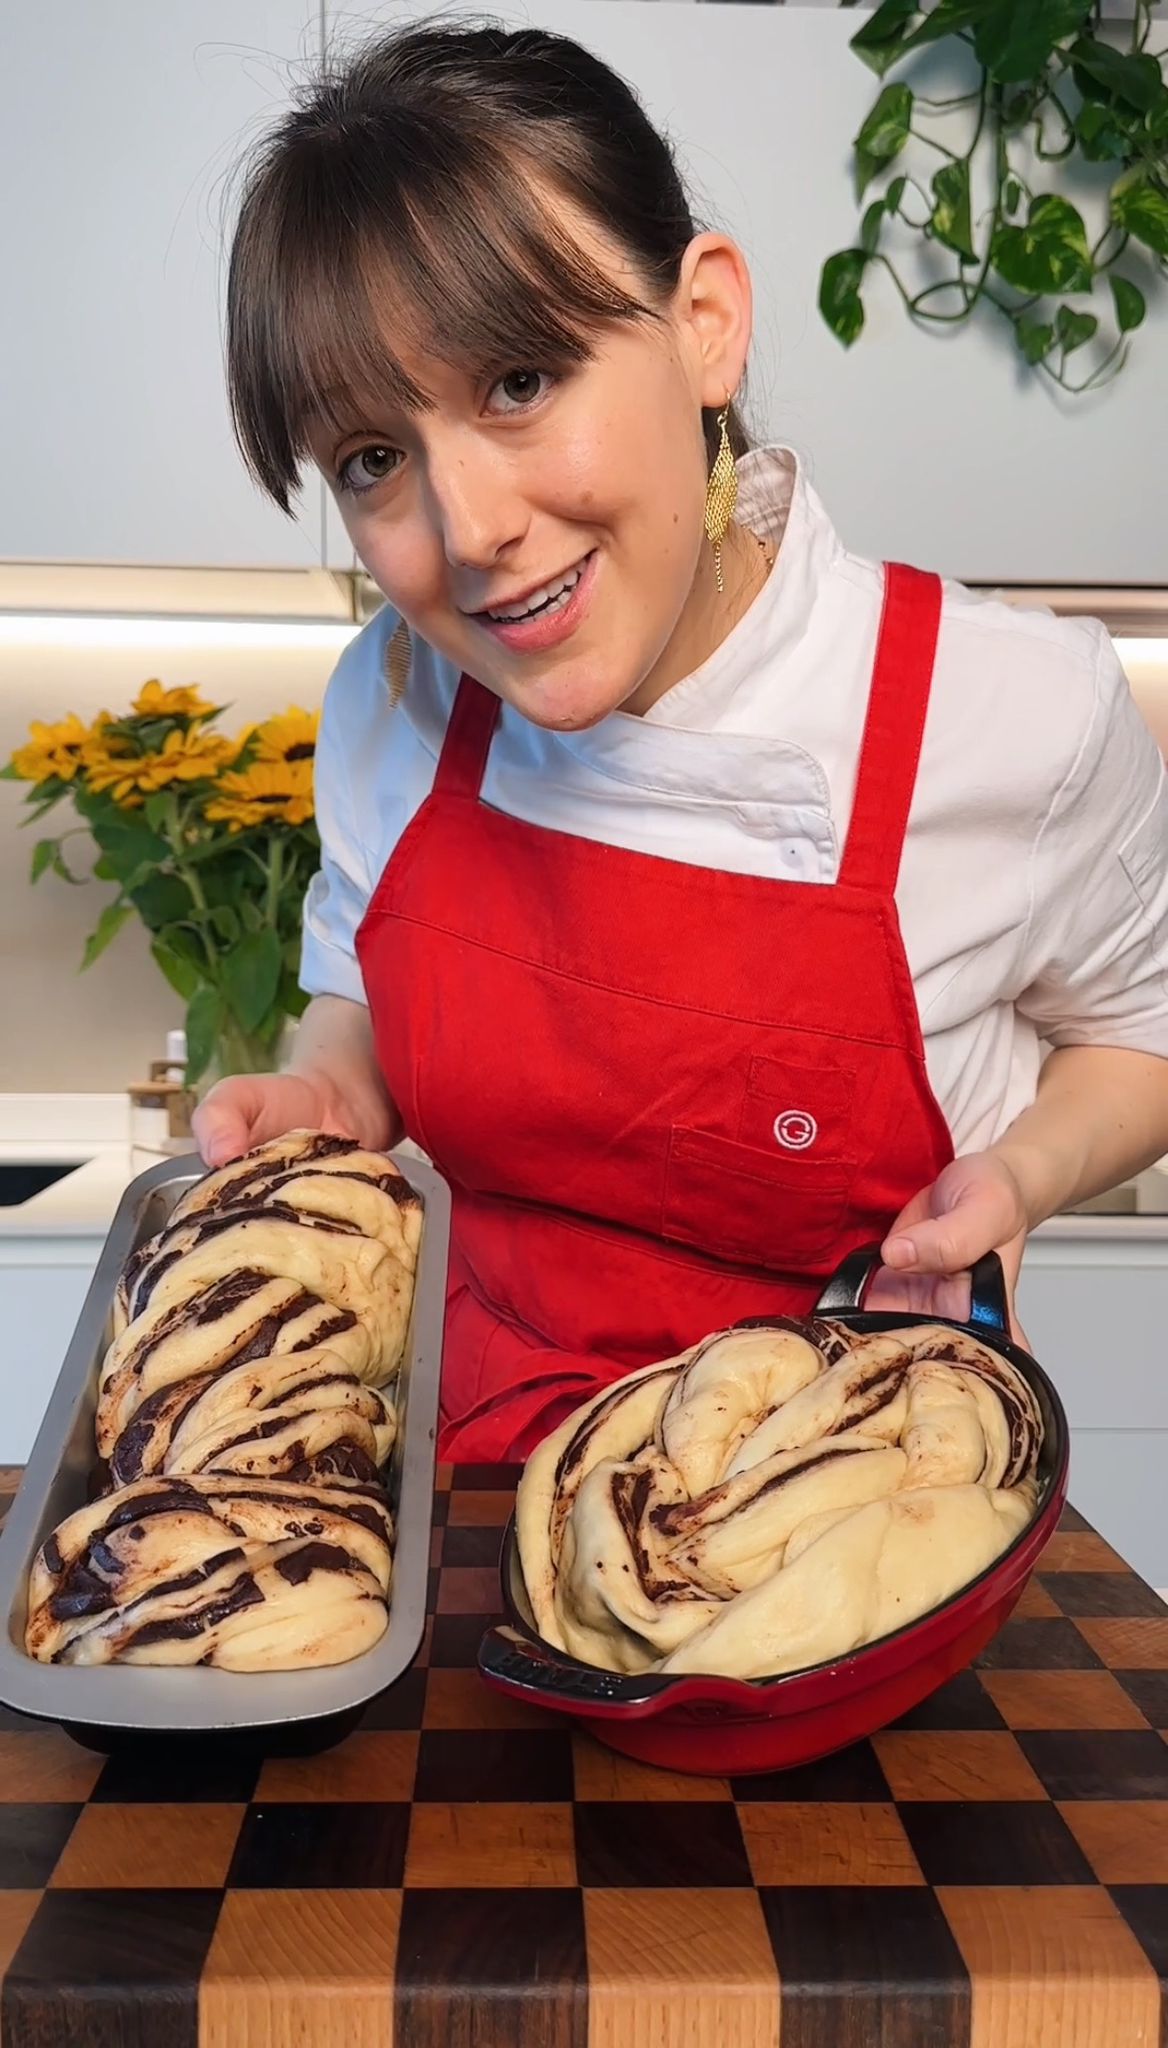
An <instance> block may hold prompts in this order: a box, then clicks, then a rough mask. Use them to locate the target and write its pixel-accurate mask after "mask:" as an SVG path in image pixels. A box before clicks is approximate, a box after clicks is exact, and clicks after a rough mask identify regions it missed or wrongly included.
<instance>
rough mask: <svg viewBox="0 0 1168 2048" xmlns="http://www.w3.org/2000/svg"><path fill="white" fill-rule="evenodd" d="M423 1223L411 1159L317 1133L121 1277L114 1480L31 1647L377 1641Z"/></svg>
mask: <svg viewBox="0 0 1168 2048" xmlns="http://www.w3.org/2000/svg"><path fill="white" fill-rule="evenodd" d="M421 1228H422V1210H421V1202H420V1199H419V1197H418V1195H417V1194H416V1193H415V1191H414V1189H413V1188H411V1187H410V1185H409V1183H408V1182H407V1181H406V1180H405V1179H404V1178H403V1176H402V1175H401V1174H400V1173H399V1172H398V1171H397V1169H396V1167H395V1166H394V1165H393V1162H392V1161H391V1160H389V1159H388V1158H385V1157H383V1156H382V1155H380V1154H378V1153H372V1152H366V1151H364V1150H363V1149H362V1148H361V1147H360V1146H358V1145H355V1144H353V1143H351V1142H350V1141H349V1140H348V1139H345V1138H336V1137H331V1136H328V1135H326V1134H324V1133H317V1132H306V1131H295V1132H291V1133H290V1134H288V1136H286V1137H284V1138H280V1139H277V1140H274V1141H273V1142H272V1143H270V1144H266V1145H262V1146H260V1147H258V1148H257V1149H256V1150H255V1151H254V1152H252V1153H249V1154H248V1155H247V1156H246V1157H245V1158H243V1159H241V1160H237V1161H236V1162H235V1163H234V1164H233V1165H231V1166H228V1167H225V1168H223V1169H222V1170H221V1171H220V1172H218V1173H212V1174H208V1175H207V1176H206V1177H205V1178H204V1179H203V1180H201V1181H200V1182H199V1183H198V1184H197V1185H196V1186H195V1187H194V1188H192V1189H191V1191H190V1192H189V1193H188V1194H187V1195H186V1196H184V1198H183V1199H182V1201H180V1202H179V1204H178V1205H177V1207H176V1209H175V1210H174V1212H173V1214H172V1216H171V1218H170V1221H169V1223H168V1224H167V1226H166V1228H165V1230H163V1231H162V1232H161V1233H160V1234H159V1235H158V1236H157V1237H155V1238H153V1239H151V1240H150V1241H149V1242H148V1243H146V1244H144V1245H142V1246H141V1247H140V1248H139V1250H138V1251H137V1252H135V1254H134V1255H133V1257H132V1258H131V1259H130V1260H129V1262H128V1263H127V1266H126V1270H125V1272H124V1274H123V1275H122V1277H121V1281H120V1284H119V1288H118V1296H117V1304H116V1308H115V1316H114V1326H115V1335H114V1338H113V1342H112V1343H111V1344H110V1347H109V1350H108V1352H107V1354H106V1357H105V1360H104V1362H103V1365H102V1369H101V1374H100V1384H99V1391H98V1403H97V1417H96V1438H97V1449H98V1452H99V1454H100V1457H101V1459H102V1460H103V1461H104V1462H105V1465H106V1468H107V1470H108V1478H109V1482H110V1486H111V1487H112V1488H113V1489H114V1491H112V1492H107V1493H106V1494H105V1495H104V1497H103V1498H101V1499H99V1500H98V1501H96V1502H94V1503H93V1504H92V1506H91V1507H90V1508H87V1509H84V1510H82V1511H81V1513H80V1514H79V1515H74V1516H72V1517H70V1519H69V1520H68V1521H67V1522H66V1523H64V1524H62V1526H61V1528H60V1529H59V1530H57V1532H56V1534H55V1535H54V1536H53V1537H52V1538H50V1540H49V1542H48V1543H47V1544H46V1545H45V1546H44V1549H43V1551H42V1552H41V1555H40V1557H39V1559H38V1562H37V1566H36V1568H35V1569H34V1572H33V1575H32V1586H31V1592H30V1615H29V1623H28V1630H27V1645H28V1648H29V1650H30V1652H31V1654H32V1655H34V1656H37V1657H42V1658H46V1659H58V1660H62V1661H68V1662H104V1661H109V1660H112V1659H120V1660H123V1661H130V1662H137V1663H176V1662H177V1663H192V1662H204V1663H214V1664H222V1665H224V1666H227V1667H230V1668H231V1669H234V1670H262V1669H267V1670H276V1669H280V1670H285V1669H296V1668H300V1667H303V1666H305V1665H307V1664H320V1663H333V1662H339V1661H341V1660H342V1659H344V1658H346V1657H350V1656H355V1655H357V1654H358V1652H359V1651H360V1650H362V1649H365V1648H367V1647H368V1646H369V1644H370V1643H372V1642H373V1641H375V1640H376V1638H377V1636H378V1635H380V1634H381V1632H382V1630H383V1629H384V1627H385V1625H386V1594H387V1591H388V1587H389V1579H390V1544H391V1538H392V1528H391V1525H390V1520H389V1511H388V1506H387V1504H386V1501H385V1496H384V1492H383V1490H382V1488H381V1485H380V1483H379V1479H378V1474H379V1469H380V1467H381V1466H382V1465H383V1463H384V1461H385V1459H386V1458H387V1456H388V1455H389V1451H390V1449H391V1447H392V1444H393V1441H394V1435H395V1429H396V1420H395V1412H394V1408H393V1404H392V1400H391V1398H390V1396H389V1394H387V1393H386V1392H383V1391H382V1389H383V1388H384V1387H386V1385H387V1383H388V1382H390V1381H391V1380H392V1379H393V1377H394V1375H395V1373H396V1371H397V1368H398V1364H399V1362H400V1359H401V1355H402V1351H403V1348H404V1344H405V1336H406V1330H407V1327H408V1323H409V1315H410V1308H411V1304H412V1298H413V1287H414V1275H415V1270H416V1266H417V1254H418V1245H419V1242H420V1238H421ZM127 1514H128V1517H129V1519H128V1520H127ZM225 1531H226V1535H225V1534H224V1532H225Z"/></svg>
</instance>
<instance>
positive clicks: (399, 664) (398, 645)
mask: <svg viewBox="0 0 1168 2048" xmlns="http://www.w3.org/2000/svg"><path fill="white" fill-rule="evenodd" d="M409 679H410V629H409V627H408V626H407V624H406V622H405V620H404V619H399V620H398V622H397V625H396V627H395V628H394V631H393V634H392V637H391V639H390V642H389V645H388V647H387V648H386V650H385V680H386V682H387V683H388V684H389V702H390V706H391V708H392V709H393V710H394V711H396V710H397V707H398V705H399V704H400V703H401V700H402V698H403V697H404V696H405V693H406V684H407V683H408V682H409Z"/></svg>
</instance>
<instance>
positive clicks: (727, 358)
mask: <svg viewBox="0 0 1168 2048" xmlns="http://www.w3.org/2000/svg"><path fill="white" fill-rule="evenodd" d="M673 311H674V317H675V319H676V321H677V323H678V327H679V329H680V331H681V334H682V336H683V340H684V342H685V345H686V352H687V355H688V357H689V360H690V363H691V368H692V371H693V375H694V379H695V396H696V397H697V399H698V403H699V404H700V405H701V406H703V407H704V408H706V409H712V410H716V411H717V410H720V409H721V408H722V406H724V405H725V403H726V400H727V396H729V397H730V398H733V396H734V393H735V392H736V391H737V389H738V386H739V384H740V383H741V382H742V376H743V372H744V370H745V368H746V358H747V355H748V354H749V351H750V337H751V331H752V329H753V325H754V293H753V290H752V287H751V282H750V271H749V269H748V268H747V264H746V258H745V256H744V255H743V253H742V251H741V249H740V248H739V247H738V244H737V242H732V241H731V240H730V237H729V236H728V235H712V234H711V235H695V237H694V239H693V241H692V242H691V243H690V245H689V248H688V249H687V250H686V252H685V255H684V257H683V258H682V264H681V274H680V276H679V278H678V281H677V289H676V291H675V293H674V296H673Z"/></svg>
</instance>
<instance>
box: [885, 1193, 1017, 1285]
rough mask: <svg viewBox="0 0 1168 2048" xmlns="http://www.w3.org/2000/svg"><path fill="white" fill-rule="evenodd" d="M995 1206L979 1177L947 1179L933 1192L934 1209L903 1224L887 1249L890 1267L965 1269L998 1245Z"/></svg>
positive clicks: (906, 1270) (934, 1270) (927, 1270)
mask: <svg viewBox="0 0 1168 2048" xmlns="http://www.w3.org/2000/svg"><path fill="white" fill-rule="evenodd" d="M992 1206H994V1205H993V1204H992V1203H988V1202H987V1200H986V1190H985V1188H984V1187H983V1186H981V1185H980V1184H979V1182H978V1181H977V1180H976V1179H975V1178H971V1179H969V1180H958V1179H957V1178H956V1176H954V1179H953V1181H951V1182H950V1184H949V1185H948V1186H946V1185H944V1182H943V1180H942V1182H940V1183H938V1185H937V1186H936V1187H935V1188H934V1189H933V1190H932V1200H931V1202H930V1209H931V1211H932V1213H931V1214H930V1215H928V1216H922V1217H919V1218H916V1219H914V1220H913V1222H912V1223H911V1224H909V1223H902V1224H900V1225H899V1226H898V1227H897V1228H895V1229H894V1230H893V1231H892V1233H891V1235H890V1236H889V1238H888V1241H887V1243H886V1244H885V1246H884V1248H883V1252H882V1257H883V1259H884V1263H885V1265H886V1266H890V1267H892V1268H893V1270H894V1271H896V1272H899V1273H964V1272H965V1271H967V1269H968V1268H969V1267H970V1266H972V1265H973V1264H974V1263H975V1261H976V1260H978V1259H980V1258H982V1257H983V1255H984V1254H985V1253H986V1252H987V1251H989V1250H990V1249H991V1248H992V1246H993V1245H994V1243H995V1241H996V1240H995V1222H996V1218H995V1217H993V1216H991V1215H990V1213H989V1210H990V1208H991V1207H992Z"/></svg>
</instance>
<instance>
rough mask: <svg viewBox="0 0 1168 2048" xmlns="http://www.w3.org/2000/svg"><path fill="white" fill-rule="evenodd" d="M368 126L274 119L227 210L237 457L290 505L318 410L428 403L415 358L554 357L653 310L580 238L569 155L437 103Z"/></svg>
mask: <svg viewBox="0 0 1168 2048" xmlns="http://www.w3.org/2000/svg"><path fill="white" fill-rule="evenodd" d="M298 118H300V117H297V116H295V115H294V116H292V117H290V121H289V123H288V124H286V126H287V128H291V127H293V126H294V125H295V123H296V121H297V119H298ZM376 126H377V128H378V129H383V130H384V131H385V132H384V133H382V134H379V135H373V136H371V135H370V134H369V133H368V132H367V130H365V132H362V133H360V134H357V135H353V134H352V133H350V134H348V135H346V134H345V133H344V132H337V131H336V130H334V131H333V133H332V134H330V135H328V136H327V137H324V138H322V137H321V136H320V135H319V133H318V134H317V135H316V136H314V137H313V138H312V146H311V147H308V146H305V147H303V148H301V149H296V148H295V147H293V148H291V149H290V148H289V147H288V142H289V141H290V140H292V139H293V138H292V137H290V136H288V135H287V133H286V131H285V135H284V138H283V139H282V140H280V138H276V140H278V141H280V146H279V148H278V150H275V151H273V153H272V154H271V155H270V156H269V157H268V158H267V159H266V160H265V161H264V162H262V163H261V164H260V165H258V166H257V168H256V170H255V172H254V173H253V175H252V179H251V181H250V183H249V187H248V190H247V192H246V195H245V198H244V202H243V206H242V208H241V212H240V221H239V227H238V230H237V233H236V238H235V243H234V247H233V250H232V259H231V268H230V275H229V280H228V308H227V311H228V319H227V349H228V384H229V391H230V399H231V410H232V419H233V424H234V427H235V433H236V439H237V441H238V443H239V446H240V449H241V452H242V454H243V457H244V460H245V462H246V464H247V466H248V468H249V470H250V471H251V473H252V475H253V476H254V477H255V479H256V481H257V482H258V483H259V484H260V485H261V487H262V488H263V489H264V490H266V491H267V492H268V493H269V495H270V496H271V497H273V498H274V499H275V501H276V503H277V504H279V505H280V506H281V508H282V509H283V510H284V511H285V512H288V511H289V510H290V501H291V496H292V493H293V492H294V491H295V489H296V488H297V486H298V484H299V480H300V471H301V466H302V463H303V461H304V459H305V457H306V456H307V454H308V435H309V430H310V427H311V424H312V423H313V421H315V420H320V421H322V422H324V423H325V424H326V425H327V426H328V427H329V428H330V429H331V430H332V431H334V432H336V433H338V434H339V433H342V432H351V431H353V429H354V428H355V426H357V425H359V424H360V423H361V422H362V421H366V420H369V421H372V420H373V419H375V417H376V413H377V410H378V409H379V408H384V407H385V406H386V405H387V404H389V405H392V406H396V407H399V408H402V409H405V410H408V411H424V410H426V409H428V408H429V407H430V406H431V405H432V404H433V398H432V396H431V394H430V393H429V391H428V390H427V389H426V387H425V383H424V381H423V378H422V371H423V369H424V365H425V363H426V361H427V360H432V361H437V362H441V363H444V364H449V365H451V366H452V367H454V368H456V369H459V370H462V371H463V372H465V374H467V375H468V376H470V377H472V378H475V379H478V378H481V377H483V376H486V375H501V374H503V372H504V371H506V370H508V369H528V368H530V369H546V370H548V371H551V372H554V371H556V370H562V369H566V368H568V367H570V366H571V365H572V364H573V363H578V362H581V361H584V360H586V359H587V358H588V356H589V355H590V354H591V352H592V347H593V343H594V339H595V336H596V334H597V332H598V331H599V330H600V329H601V328H602V327H603V326H604V325H605V324H606V323H610V322H612V321H620V320H630V319H635V318H638V317H653V314H654V309H653V307H652V306H651V305H650V304H648V303H646V302H644V301H642V299H641V298H639V297H637V296H636V295H635V293H633V292H631V291H628V290H626V289H625V288H624V287H623V285H622V284H620V283H619V282H617V281H616V280H615V279H614V278H612V277H610V276H609V275H608V273H607V272H606V270H605V269H604V268H603V267H602V265H601V264H600V263H599V262H598V261H596V260H595V259H594V258H593V257H592V256H591V255H590V254H589V253H588V251H587V250H586V249H585V248H584V247H583V246H582V244H581V242H579V241H578V240H577V239H576V238H575V236H574V234H573V232H572V227H571V224H570V218H571V198H570V191H571V185H572V182H573V181H572V177H571V171H572V165H571V162H570V160H569V161H567V162H564V163H562V164H561V163H556V164H554V165H549V164H547V163H545V164H543V165H537V164H536V163H535V162H532V161H530V160H528V159H526V158H525V157H524V156H523V155H521V154H517V152H516V151H515V149H514V147H512V148H511V150H510V151H509V152H508V153H506V154H504V153H503V152H502V151H501V150H500V149H499V147H498V146H497V144H496V143H495V141H494V138H493V137H491V136H490V135H488V134H486V133H484V132H482V131H481V130H477V129H476V128H474V127H473V126H472V127H469V128H468V127H467V126H466V125H465V124H464V125H462V126H460V127H459V126H454V125H453V124H450V123H447V122H444V121H443V120H442V118H441V114H440V113H439V112H435V114H434V115H433V116H432V117H431V118H429V119H424V118H422V117H420V116H419V115H418V114H417V113H415V112H414V111H413V110H412V109H406V108H402V107H400V106H398V107H393V108H386V109H384V110H383V111H381V113H380V115H379V118H378V120H377V122H376ZM362 127H363V129H364V124H362ZM322 140H323V141H324V143H325V146H324V147H323V148H322V147H321V146H320V144H321V142H322ZM565 140H566V138H565ZM570 153H571V152H570V148H569V151H568V156H569V159H570ZM557 154H558V152H557ZM390 166H394V167H396V168H395V169H392V170H391V169H390V168H389V167H390ZM582 224H583V223H582Z"/></svg>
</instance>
